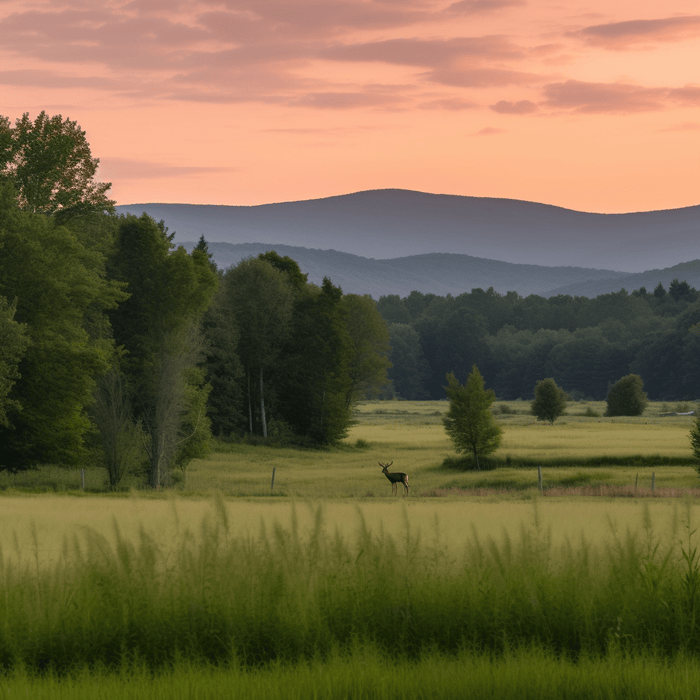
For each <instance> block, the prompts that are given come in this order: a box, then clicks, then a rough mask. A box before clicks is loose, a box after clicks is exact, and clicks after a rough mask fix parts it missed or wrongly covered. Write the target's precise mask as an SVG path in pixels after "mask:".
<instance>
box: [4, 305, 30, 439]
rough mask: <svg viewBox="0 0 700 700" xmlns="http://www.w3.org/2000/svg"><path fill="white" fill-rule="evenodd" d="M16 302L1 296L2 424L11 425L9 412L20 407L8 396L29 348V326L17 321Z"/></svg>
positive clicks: (7, 426)
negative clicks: (22, 359)
mask: <svg viewBox="0 0 700 700" xmlns="http://www.w3.org/2000/svg"><path fill="white" fill-rule="evenodd" d="M15 311H16V302H15V303H13V304H9V303H8V301H7V299H5V297H0V426H4V427H6V428H9V427H10V424H9V421H8V418H7V412H8V410H10V409H13V408H14V409H17V408H20V406H19V405H18V403H17V402H16V401H12V400H11V399H9V398H8V395H9V393H10V390H11V389H12V387H13V386H14V384H15V382H16V381H17V379H19V377H20V375H19V371H18V365H19V361H20V359H21V358H22V355H23V354H24V352H25V350H26V348H27V327H26V326H25V325H24V324H21V323H17V321H15Z"/></svg>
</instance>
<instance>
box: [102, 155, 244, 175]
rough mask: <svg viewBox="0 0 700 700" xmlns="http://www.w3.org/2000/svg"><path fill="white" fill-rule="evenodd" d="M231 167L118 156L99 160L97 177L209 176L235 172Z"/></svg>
mask: <svg viewBox="0 0 700 700" xmlns="http://www.w3.org/2000/svg"><path fill="white" fill-rule="evenodd" d="M236 170H238V168H233V167H201V166H186V165H169V164H167V163H156V162H150V161H144V160H135V159H132V158H120V157H118V156H114V157H110V156H104V157H102V158H100V168H99V177H100V178H101V179H102V180H134V179H152V178H163V177H187V176H189V175H209V174H212V173H228V172H235V171H236Z"/></svg>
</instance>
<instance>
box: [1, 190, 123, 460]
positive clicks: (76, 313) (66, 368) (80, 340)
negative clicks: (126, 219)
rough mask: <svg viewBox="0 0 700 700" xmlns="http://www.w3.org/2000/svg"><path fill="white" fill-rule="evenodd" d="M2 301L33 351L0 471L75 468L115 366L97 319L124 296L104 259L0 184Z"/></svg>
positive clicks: (24, 366)
mask: <svg viewBox="0 0 700 700" xmlns="http://www.w3.org/2000/svg"><path fill="white" fill-rule="evenodd" d="M0 249H1V250H2V253H1V254H0V296H3V297H5V298H7V299H13V300H14V299H16V312H15V320H16V321H17V322H18V323H21V324H24V325H25V326H26V335H27V340H28V345H27V348H26V351H25V352H24V354H23V355H22V357H21V360H20V363H19V365H18V368H17V369H18V372H19V375H20V376H19V378H18V379H17V380H16V381H15V384H14V386H13V387H12V389H11V390H10V393H9V395H8V398H9V399H10V400H11V401H12V402H13V406H12V407H11V408H10V411H9V413H8V416H7V418H8V420H9V423H10V424H11V425H10V426H5V427H3V428H0V465H1V466H2V467H3V468H8V469H23V468H26V467H30V466H32V465H35V464H39V463H53V464H61V465H76V464H80V463H83V462H84V460H85V458H86V452H85V444H84V441H85V437H86V435H87V434H88V433H89V432H90V431H91V429H92V425H91V422H90V418H89V415H88V412H87V407H88V406H89V405H90V404H91V403H92V401H93V391H94V388H95V382H96V379H97V378H98V377H99V376H100V375H101V374H102V373H103V372H105V371H106V370H107V368H108V367H109V361H110V356H111V354H112V343H111V341H110V340H109V339H108V338H106V337H104V335H101V331H102V330H104V329H101V328H100V326H99V324H98V323H96V322H95V323H92V322H89V321H90V319H92V321H96V319H97V318H98V317H99V316H101V315H102V314H103V313H104V311H105V310H106V309H110V308H113V307H115V306H116V305H117V303H118V302H119V301H121V300H123V299H124V298H125V294H124V293H123V291H121V287H120V285H118V284H115V283H111V282H107V281H106V280H105V279H104V277H103V269H104V260H103V256H102V255H101V254H100V253H99V252H97V251H94V250H88V249H87V248H85V247H84V246H83V245H82V244H81V243H80V242H79V241H78V239H77V237H76V236H75V235H74V234H72V233H71V232H70V231H69V230H68V229H67V228H66V227H64V226H57V225H56V222H55V220H53V219H49V218H47V217H45V216H41V215H34V214H30V213H28V212H23V211H20V210H19V209H18V206H17V202H16V198H15V196H14V188H13V187H12V185H11V183H7V182H6V183H4V185H0Z"/></svg>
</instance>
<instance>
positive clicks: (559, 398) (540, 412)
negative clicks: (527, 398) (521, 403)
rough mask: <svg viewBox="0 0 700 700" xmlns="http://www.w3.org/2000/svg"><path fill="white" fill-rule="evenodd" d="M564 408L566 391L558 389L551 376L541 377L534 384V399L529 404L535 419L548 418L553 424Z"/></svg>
mask: <svg viewBox="0 0 700 700" xmlns="http://www.w3.org/2000/svg"><path fill="white" fill-rule="evenodd" d="M565 409H566V392H565V391H564V390H563V389H560V388H559V387H558V386H557V383H556V382H555V381H554V380H553V379H552V378H551V377H548V378H547V379H541V380H540V381H538V382H537V384H535V400H534V401H533V402H532V404H531V406H530V411H531V413H532V415H533V416H536V417H537V420H548V421H549V422H550V424H552V425H553V424H554V421H555V420H556V419H557V418H559V416H561V415H562V413H564V411H565Z"/></svg>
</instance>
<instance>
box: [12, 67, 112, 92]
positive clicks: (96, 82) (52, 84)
mask: <svg viewBox="0 0 700 700" xmlns="http://www.w3.org/2000/svg"><path fill="white" fill-rule="evenodd" d="M0 85H33V86H36V87H44V88H89V89H95V88H97V89H100V90H111V89H115V88H118V87H119V84H118V83H117V82H115V81H114V80H111V79H109V78H105V77H103V76H80V75H66V74H62V73H59V72H58V71H55V70H38V69H33V70H32V69H26V70H5V71H0Z"/></svg>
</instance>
